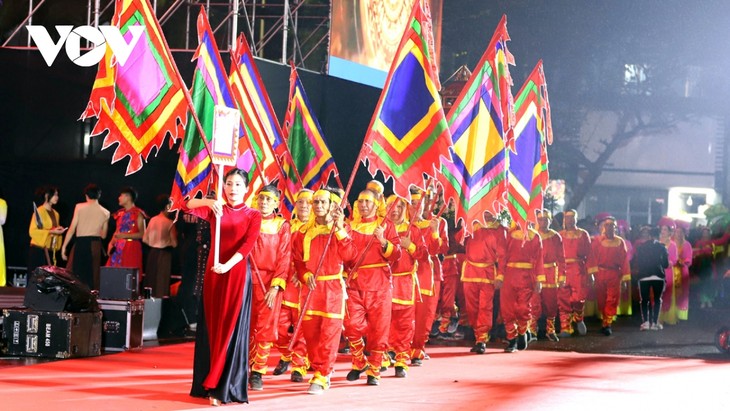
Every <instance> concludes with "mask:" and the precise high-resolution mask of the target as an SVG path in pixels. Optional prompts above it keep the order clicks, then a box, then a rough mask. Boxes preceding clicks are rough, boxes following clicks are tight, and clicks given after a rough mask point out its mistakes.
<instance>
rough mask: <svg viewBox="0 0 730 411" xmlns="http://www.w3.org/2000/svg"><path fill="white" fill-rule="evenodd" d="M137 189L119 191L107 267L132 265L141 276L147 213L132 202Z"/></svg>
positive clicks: (126, 188) (134, 200) (134, 199)
mask: <svg viewBox="0 0 730 411" xmlns="http://www.w3.org/2000/svg"><path fill="white" fill-rule="evenodd" d="M136 201H137V191H136V190H135V189H134V188H132V187H125V188H123V189H122V190H121V191H120V192H119V205H120V206H121V207H122V208H120V209H119V210H117V212H116V213H114V214H112V218H113V219H114V221H115V222H116V231H114V235H112V240H111V241H109V247H108V248H109V249H108V253H109V260H108V261H107V262H106V265H107V267H133V268H137V269H138V270H139V273H140V275H139V277H138V278H141V277H142V237H144V230H145V227H146V225H145V220H146V219H147V215H146V214H145V213H144V211H142V209H141V208H139V207H137V206H136V205H135V204H134V203H135V202H136Z"/></svg>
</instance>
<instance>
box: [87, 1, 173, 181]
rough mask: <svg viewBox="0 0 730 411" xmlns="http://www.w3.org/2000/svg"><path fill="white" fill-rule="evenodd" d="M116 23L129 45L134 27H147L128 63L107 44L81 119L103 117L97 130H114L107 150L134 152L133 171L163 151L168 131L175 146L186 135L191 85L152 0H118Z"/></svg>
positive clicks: (129, 154)
mask: <svg viewBox="0 0 730 411" xmlns="http://www.w3.org/2000/svg"><path fill="white" fill-rule="evenodd" d="M111 24H112V25H113V26H116V27H118V28H119V30H120V33H121V34H122V36H123V37H124V39H125V41H126V42H127V43H128V44H131V43H130V42H131V40H132V38H133V36H134V32H133V31H134V30H130V28H131V27H134V26H142V27H144V30H143V31H142V34H141V37H140V38H139V40H138V41H137V43H136V45H135V46H134V48H133V49H132V51H131V54H130V55H129V58H128V59H127V61H126V63H125V64H124V65H123V66H122V65H121V64H119V63H118V62H117V61H116V59H115V58H114V57H113V55H112V52H111V48H110V47H107V50H106V54H105V56H104V58H103V59H102V60H101V61H100V62H99V69H98V71H97V74H96V79H95V81H94V86H93V88H92V90H91V96H90V97H89V103H88V104H87V107H86V110H85V111H84V112H83V113H82V114H81V120H85V119H87V118H88V117H97V118H98V121H97V122H96V125H95V126H94V129H93V130H92V132H91V135H99V134H102V133H103V132H104V131H105V130H109V133H108V134H107V135H106V137H105V138H104V143H103V147H102V149H106V148H108V147H110V146H113V145H115V144H116V145H117V147H116V149H115V150H114V155H113V157H112V163H116V162H117V161H119V160H121V159H123V158H125V157H129V164H128V165H127V170H126V175H129V174H132V173H135V172H137V171H139V170H140V169H141V168H142V165H143V160H144V161H146V160H147V158H148V157H149V155H150V152H151V151H152V149H153V148H154V149H155V150H157V151H159V149H160V147H161V146H162V144H163V142H164V140H165V136H166V135H167V134H168V133H169V134H170V136H171V138H170V140H169V144H170V146H172V145H173V144H174V140H176V139H177V138H178V136H179V135H181V134H182V130H183V128H184V126H185V116H186V112H187V103H186V101H185V94H184V92H183V87H185V85H184V84H182V82H181V81H180V76H179V74H178V73H177V67H176V66H175V62H174V61H173V60H172V58H171V56H170V52H169V50H168V47H167V42H166V41H165V37H164V35H163V34H162V30H161V29H160V26H159V24H158V22H157V18H156V17H155V14H154V12H153V10H152V7H150V4H149V1H148V0H116V2H115V5H114V15H113V16H112V21H111Z"/></svg>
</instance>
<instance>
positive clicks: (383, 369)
mask: <svg viewBox="0 0 730 411" xmlns="http://www.w3.org/2000/svg"><path fill="white" fill-rule="evenodd" d="M386 371H388V367H386V366H384V365H381V366H380V372H386Z"/></svg>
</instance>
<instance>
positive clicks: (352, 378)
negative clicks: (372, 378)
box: [347, 365, 368, 381]
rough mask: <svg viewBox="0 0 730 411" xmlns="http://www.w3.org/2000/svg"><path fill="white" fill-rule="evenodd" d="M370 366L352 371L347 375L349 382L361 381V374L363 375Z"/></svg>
mask: <svg viewBox="0 0 730 411" xmlns="http://www.w3.org/2000/svg"><path fill="white" fill-rule="evenodd" d="M367 369H368V366H367V365H366V366H365V368H363V369H362V370H356V369H352V370H350V372H348V373H347V381H357V380H359V379H360V374H362V372H363V371H365V370H367Z"/></svg>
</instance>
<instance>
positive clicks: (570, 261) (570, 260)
mask: <svg viewBox="0 0 730 411" xmlns="http://www.w3.org/2000/svg"><path fill="white" fill-rule="evenodd" d="M581 261H582V260H581V259H578V258H566V259H565V263H566V264H567V263H579V262H581Z"/></svg>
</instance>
